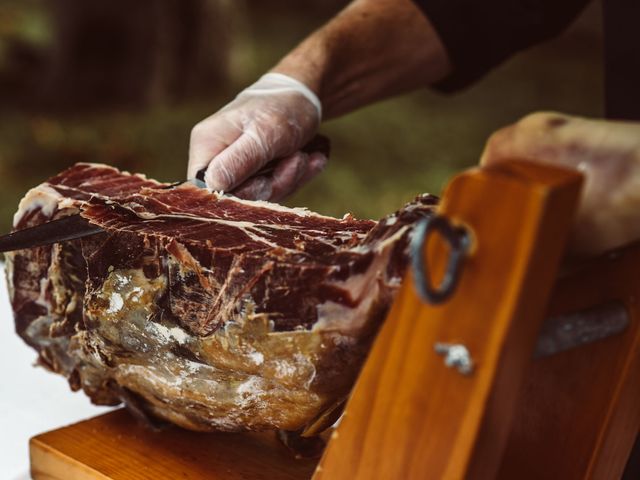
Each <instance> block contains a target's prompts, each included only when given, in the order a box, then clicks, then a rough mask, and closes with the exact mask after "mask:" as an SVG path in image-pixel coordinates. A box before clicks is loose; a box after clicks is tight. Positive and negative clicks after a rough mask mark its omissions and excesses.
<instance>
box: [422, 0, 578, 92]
mask: <svg viewBox="0 0 640 480" xmlns="http://www.w3.org/2000/svg"><path fill="white" fill-rule="evenodd" d="M414 1H415V3H416V4H417V5H418V6H419V7H420V8H421V9H422V11H423V12H424V13H425V15H426V16H427V18H428V19H429V21H430V22H431V24H432V25H433V26H434V28H435V29H436V32H437V33H438V35H439V36H440V39H441V40H442V43H443V44H444V46H445V48H446V50H447V53H448V54H449V59H450V61H451V63H452V65H453V70H452V72H451V74H450V75H449V76H448V77H447V78H445V79H444V80H443V81H441V82H439V83H438V84H437V85H434V88H436V89H438V90H441V91H443V92H452V91H456V90H459V89H461V88H464V87H466V86H468V85H469V84H471V83H473V82H475V81H476V80H478V79H479V78H481V77H482V76H483V75H485V74H486V73H487V72H488V71H489V70H491V69H492V68H493V67H495V66H496V65H498V64H500V63H501V62H503V61H504V60H505V59H507V58H508V57H510V56H511V55H513V54H514V53H516V52H519V51H521V50H524V49H526V48H528V47H530V46H532V45H534V44H537V43H540V42H542V41H545V40H548V39H550V38H553V37H554V36H556V35H558V34H559V33H561V32H562V31H563V30H564V29H565V28H566V27H567V26H568V25H569V24H570V23H571V22H572V20H574V19H575V18H576V16H577V15H578V14H579V13H580V12H581V11H582V10H583V8H584V7H585V6H586V5H587V4H588V3H589V1H590V0H485V1H483V0H414Z"/></svg>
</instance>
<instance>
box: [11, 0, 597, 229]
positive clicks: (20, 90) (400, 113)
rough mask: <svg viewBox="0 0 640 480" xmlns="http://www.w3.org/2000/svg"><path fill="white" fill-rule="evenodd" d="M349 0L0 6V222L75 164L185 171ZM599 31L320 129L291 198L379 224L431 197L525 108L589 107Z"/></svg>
mask: <svg viewBox="0 0 640 480" xmlns="http://www.w3.org/2000/svg"><path fill="white" fill-rule="evenodd" d="M346 3H347V2H344V1H336V0H307V1H305V2H289V1H286V0H272V1H269V0H266V1H265V0H263V1H257V0H181V1H177V0H136V1H135V2H130V1H125V0H111V1H108V2H107V1H106V0H103V1H97V0H94V1H91V2H87V1H86V0H0V187H1V188H0V228H1V230H2V231H6V230H8V228H9V227H10V219H11V216H12V214H13V212H14V211H15V209H16V207H17V204H18V201H19V199H20V198H21V197H22V195H24V193H25V192H26V191H27V189H28V188H30V187H32V186H34V185H36V184H38V183H40V182H41V181H43V180H45V179H46V178H47V177H48V176H50V175H52V174H54V173H57V172H58V171H60V170H62V169H64V168H65V167H67V166H69V165H71V164H73V163H74V162H77V161H91V162H103V163H109V164H112V165H115V166H117V167H119V168H123V169H127V170H130V171H136V172H142V173H145V174H147V175H148V176H151V177H155V178H157V179H160V180H167V181H175V180H178V179H181V178H183V177H184V175H185V170H186V164H187V147H188V140H189V132H190V129H191V127H192V126H193V125H194V124H195V123H196V122H197V121H199V120H200V119H202V118H204V117H205V116H207V115H209V114H211V113H213V112H214V111H216V110H217V109H218V108H219V107H221V106H222V105H224V104H225V103H226V102H228V101H229V100H230V99H231V98H233V96H234V94H235V93H236V92H237V91H238V90H240V89H241V88H243V87H244V86H246V85H248V84H249V83H251V82H253V81H254V80H255V79H256V78H257V77H258V76H259V75H261V74H262V73H263V72H264V71H265V70H267V69H268V68H269V67H270V66H272V65H273V64H274V63H275V62H276V61H277V59H278V58H280V57H281V56H282V55H284V54H285V53H286V52H287V51H288V50H289V49H290V48H292V47H293V46H294V45H295V44H296V43H297V42H298V41H300V40H301V39H302V38H303V37H304V36H305V35H306V34H307V33H309V32H310V31H312V30H313V29H314V28H316V27H318V26H319V25H321V24H322V23H323V22H325V21H326V20H327V19H329V18H330V17H331V16H332V15H333V14H335V13H336V12H337V11H338V10H339V9H340V8H342V7H343V6H344V5H345V4H346ZM600 40H601V31H600V12H599V9H598V8H597V6H596V5H593V6H592V7H591V8H589V9H588V10H587V11H586V12H585V13H584V14H583V15H582V16H581V18H580V19H579V20H578V21H577V22H576V23H575V24H574V25H573V26H572V27H571V29H570V30H569V31H567V32H566V33H565V34H564V35H563V36H562V37H561V38H559V39H557V40H554V41H553V42H550V43H547V44H545V45H542V46H539V47H536V48H534V49H532V50H530V51H528V52H526V53H523V54H521V55H519V56H518V57H517V58H515V59H513V60H511V61H509V62H508V63H507V64H505V65H503V66H501V67H500V68H498V69H497V70H496V71H494V72H492V73H491V74H490V75H489V76H488V77H487V78H485V79H484V80H483V81H482V82H480V83H479V84H478V85H476V86H475V87H473V88H471V89H468V90H466V91H464V92H461V93H459V94H457V95H455V96H442V95H439V94H436V93H434V92H431V91H429V90H428V89H427V88H425V89H424V90H422V91H419V92H415V93H413V94H411V95H406V96H403V97H400V98H396V99H392V100H388V101H384V102H381V103H378V104H376V105H373V106H370V107H368V108H366V109H363V110H361V111H358V112H355V113H353V114H350V115H347V116H345V117H343V118H341V119H337V120H334V121H331V122H328V123H326V124H324V125H323V126H322V129H321V131H322V132H324V133H325V134H327V135H328V136H329V137H330V138H331V139H332V144H333V152H332V157H331V161H330V166H329V167H328V168H327V170H326V171H325V172H324V173H323V175H322V176H321V177H320V178H318V179H316V180H314V181H313V182H312V183H311V184H309V185H308V186H307V187H305V188H304V189H303V190H302V191H300V192H299V193H297V194H296V195H295V196H293V197H292V198H290V199H289V200H288V201H287V203H288V204H289V205H295V206H307V207H309V208H311V209H313V210H316V211H319V212H322V213H325V214H330V215H342V214H343V213H344V212H346V211H351V212H353V213H354V214H356V215H357V216H360V217H370V218H377V217H380V216H382V215H384V214H386V213H388V212H390V211H393V210H395V209H397V208H398V207H399V206H401V205H402V203H403V202H404V201H406V200H408V199H410V198H412V197H413V196H415V195H416V194H417V193H420V192H432V193H438V192H440V190H441V188H442V187H443V185H444V183H445V182H446V180H447V179H448V178H449V177H450V176H451V175H453V174H454V173H455V172H457V171H459V170H461V169H464V168H466V167H469V166H471V165H473V164H475V163H476V162H477V159H478V158H479V155H480V153H481V150H482V147H483V144H484V142H485V140H486V138H487V137H488V136H489V135H490V134H491V132H492V131H494V130H496V129H497V128H499V127H501V126H504V125H506V124H509V123H511V122H513V121H515V120H517V119H518V118H520V117H522V116H523V115H525V114H527V113H529V112H532V111H536V110H556V111H563V112H567V113H573V114H579V115H589V116H598V115H601V104H602V94H601V90H602V74H601V45H600ZM470 41H474V39H470Z"/></svg>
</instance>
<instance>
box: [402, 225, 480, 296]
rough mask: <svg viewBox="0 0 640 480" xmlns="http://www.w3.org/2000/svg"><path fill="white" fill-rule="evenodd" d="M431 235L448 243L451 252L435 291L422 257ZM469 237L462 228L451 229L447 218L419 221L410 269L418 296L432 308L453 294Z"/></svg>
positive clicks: (412, 240) (414, 238)
mask: <svg viewBox="0 0 640 480" xmlns="http://www.w3.org/2000/svg"><path fill="white" fill-rule="evenodd" d="M433 232H439V233H440V234H441V235H442V236H443V238H444V239H445V240H446V241H447V242H448V243H449V247H450V249H451V251H450V254H449V261H448V263H447V270H446V271H445V273H444V277H443V278H442V282H441V283H440V285H438V286H437V287H434V286H433V285H432V284H431V278H430V275H429V268H428V265H427V261H426V259H425V256H424V245H425V243H426V242H427V239H428V238H429V235H430V234H431V233H433ZM470 246H471V237H470V235H469V233H468V232H467V231H466V230H465V229H464V228H463V227H456V226H453V225H452V224H451V223H450V222H449V220H448V219H447V218H446V217H442V216H440V215H434V216H432V217H428V218H425V219H423V220H421V221H420V222H419V223H418V224H417V225H416V228H415V230H414V233H413V238H412V239H411V265H412V268H413V276H414V279H415V286H416V290H417V291H418V294H419V295H420V296H421V297H422V299H423V300H424V301H426V302H427V303H430V304H432V305H438V304H440V303H443V302H445V301H446V300H447V299H448V298H449V297H450V296H451V294H453V292H454V290H455V289H456V286H457V285H458V281H459V280H460V273H461V271H462V263H463V260H464V257H465V256H466V254H467V252H468V250H469V247H470Z"/></svg>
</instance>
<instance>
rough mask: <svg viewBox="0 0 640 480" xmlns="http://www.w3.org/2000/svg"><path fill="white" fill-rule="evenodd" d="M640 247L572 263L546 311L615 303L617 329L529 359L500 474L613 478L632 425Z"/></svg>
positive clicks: (638, 427)
mask: <svg viewBox="0 0 640 480" xmlns="http://www.w3.org/2000/svg"><path fill="white" fill-rule="evenodd" d="M639 300H640V245H633V246H630V247H628V248H626V249H624V250H622V251H619V252H616V253H615V254H608V255H606V256H603V257H601V258H598V259H594V260H591V261H589V262H587V263H583V264H580V265H579V266H577V267H574V268H573V269H572V270H571V271H569V272H568V273H565V275H563V276H562V278H560V279H559V280H558V282H557V284H556V286H555V288H554V295H553V298H552V300H551V302H550V305H549V314H553V315H555V314H560V313H571V312H576V311H580V310H583V309H587V308H589V307H593V306H597V305H602V304H606V303H610V302H613V301H619V302H621V303H623V304H624V305H625V307H626V309H627V311H628V312H629V314H630V320H631V323H630V325H629V327H628V328H627V329H626V330H625V331H624V332H622V333H621V334H619V335H616V336H613V337H610V338H607V339H604V340H601V341H598V342H595V343H593V344H589V345H584V346H582V347H580V348H577V349H574V350H569V351H566V352H563V353H559V354H557V355H554V356H552V357H548V358H544V359H540V360H537V361H535V362H533V363H532V364H531V366H530V367H529V370H528V372H527V374H526V378H527V381H526V383H525V384H524V385H523V387H522V390H521V392H520V396H519V402H518V407H517V410H516V415H515V421H514V424H513V430H512V432H511V435H510V438H509V443H508V448H507V450H506V452H505V455H504V460H503V463H502V466H501V469H500V475H499V478H500V479H504V480H510V479H512V478H515V476H517V478H520V479H523V480H527V479H531V480H534V479H535V480H537V479H540V478H567V479H574V478H575V479H602V480H610V479H616V478H620V477H621V475H622V472H623V470H624V466H625V464H626V461H627V458H628V456H629V453H630V451H631V448H632V446H633V441H634V440H635V437H636V435H637V434H638V432H639V431H640V408H639V407H638V405H640V303H639Z"/></svg>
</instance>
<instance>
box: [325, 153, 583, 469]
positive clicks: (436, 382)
mask: <svg viewBox="0 0 640 480" xmlns="http://www.w3.org/2000/svg"><path fill="white" fill-rule="evenodd" d="M580 184H581V180H580V177H579V176H578V175H576V174H575V173H572V172H568V171H566V170H560V169H555V168H547V167H541V166H537V165H532V164H529V163H511V164H507V165H501V166H499V167H496V168H491V169H481V170H480V169H479V170H474V171H470V172H467V173H464V174H462V175H459V176H458V177H456V179H454V181H453V182H452V183H451V184H450V185H449V187H448V189H447V191H446V192H445V196H444V198H443V202H442V205H441V211H440V213H441V214H443V215H445V216H447V217H448V218H450V219H452V220H453V221H454V222H457V223H459V224H463V225H465V226H466V227H467V228H468V229H470V230H471V231H473V233H474V236H475V249H474V252H473V254H472V256H471V257H470V258H469V259H468V260H467V261H466V263H465V265H464V268H463V273H462V278H461V282H460V284H459V286H458V289H457V291H456V293H455V295H454V296H453V297H452V298H451V299H450V300H449V301H448V302H447V303H445V304H443V305H441V306H437V307H434V306H430V305H425V304H424V303H423V302H422V301H421V300H420V299H419V298H418V297H417V296H416V293H415V289H414V286H413V278H412V277H411V275H409V277H408V278H407V280H406V281H405V282H404V284H403V287H402V289H401V291H400V293H399V297H398V298H397V299H396V302H395V304H394V307H393V309H392V311H391V313H390V315H389V317H388V318H387V321H386V322H385V324H384V326H383V328H382V330H381V332H380V334H379V336H378V338H377V339H376V342H375V344H374V346H373V349H372V351H371V353H370V355H369V358H368V360H367V362H366V364H365V366H364V369H363V371H362V373H361V375H360V377H359V379H358V382H357V384H356V386H355V389H354V391H353V394H352V396H351V399H350V400H349V403H348V404H347V408H346V413H345V416H344V417H343V419H342V422H341V423H340V425H339V427H338V428H337V430H336V431H335V432H334V434H333V436H332V439H331V442H330V443H329V445H328V446H327V449H326V450H325V455H324V456H323V459H322V460H321V463H320V465H319V467H318V470H316V474H315V476H314V479H315V480H320V479H322V480H333V479H366V480H371V479H462V478H482V479H490V478H493V477H494V476H495V473H496V471H497V469H498V467H499V465H500V460H501V456H502V452H503V450H504V448H505V445H506V440H507V437H508V434H509V430H510V425H511V419H512V414H513V410H514V407H515V404H516V399H517V393H518V389H519V386H520V384H521V382H522V377H523V374H524V371H525V369H526V367H527V365H528V363H529V361H530V358H531V355H532V352H533V347H534V343H535V340H536V334H537V331H538V328H539V325H540V323H541V321H542V318H543V314H544V309H545V305H546V303H547V300H548V296H549V293H550V290H551V286H552V284H553V281H554V279H555V275H556V271H557V266H558V263H559V260H560V257H561V255H562V253H563V250H564V245H565V242H566V239H567V234H568V231H569V228H570V225H571V223H572V219H573V214H574V211H575V208H576V204H577V200H578V195H579V190H580ZM444 248H445V247H444V246H443V245H442V244H441V243H440V242H438V241H430V242H429V245H427V247H426V255H427V258H428V261H429V263H430V265H431V266H432V270H435V271H440V272H441V271H442V269H443V262H444V261H445V260H446V255H443V253H444V252H445V250H444ZM436 342H446V343H462V344H464V345H466V346H467V347H468V348H469V350H470V352H471V355H472V357H473V359H474V361H475V362H476V371H475V372H474V373H473V374H472V375H470V376H463V375H461V374H460V373H458V372H457V371H455V370H454V369H450V368H447V367H446V366H445V365H444V364H443V360H442V358H441V357H439V356H437V355H436V354H435V353H434V351H433V346H434V344H435V343H436Z"/></svg>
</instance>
